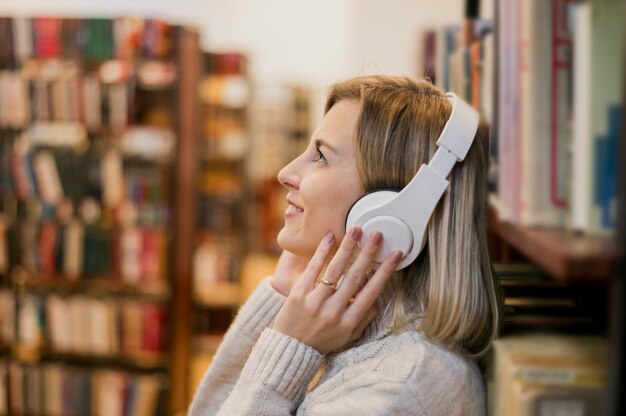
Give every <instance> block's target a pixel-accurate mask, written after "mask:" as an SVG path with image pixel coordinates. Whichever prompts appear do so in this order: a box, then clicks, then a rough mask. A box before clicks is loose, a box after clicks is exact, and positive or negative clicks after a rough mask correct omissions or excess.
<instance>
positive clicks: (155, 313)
mask: <svg viewBox="0 0 626 416" xmlns="http://www.w3.org/2000/svg"><path fill="white" fill-rule="evenodd" d="M164 326H165V312H164V310H163V309H162V308H161V307H160V306H159V305H155V304H146V305H144V306H143V343H142V344H143V345H142V346H143V348H142V349H143V350H145V351H154V352H160V351H162V350H163V342H162V340H163V338H164V337H163V329H164Z"/></svg>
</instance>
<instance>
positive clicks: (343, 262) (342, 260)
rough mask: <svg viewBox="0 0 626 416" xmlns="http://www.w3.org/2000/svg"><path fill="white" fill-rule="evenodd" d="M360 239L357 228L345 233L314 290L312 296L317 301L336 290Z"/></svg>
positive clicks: (359, 232)
mask: <svg viewBox="0 0 626 416" xmlns="http://www.w3.org/2000/svg"><path fill="white" fill-rule="evenodd" d="M360 238H361V229H360V228H358V227H354V228H351V229H350V230H348V232H347V233H346V235H345V237H344V238H343V241H342V242H341V245H340V246H339V249H338V250H337V253H335V255H334V256H333V258H332V260H331V261H330V263H329V264H328V267H327V268H326V271H325V272H324V277H323V278H322V279H321V280H320V284H319V285H318V287H317V288H316V290H315V294H314V296H315V297H316V298H317V299H318V300H320V301H321V300H323V299H325V298H326V297H328V296H329V295H330V294H332V293H333V292H334V291H335V289H336V288H337V286H338V284H339V281H340V279H341V276H342V275H343V271H344V270H345V269H346V267H347V265H348V264H349V262H350V260H351V259H352V256H353V254H354V249H355V247H356V246H357V243H358V241H359V239H360Z"/></svg>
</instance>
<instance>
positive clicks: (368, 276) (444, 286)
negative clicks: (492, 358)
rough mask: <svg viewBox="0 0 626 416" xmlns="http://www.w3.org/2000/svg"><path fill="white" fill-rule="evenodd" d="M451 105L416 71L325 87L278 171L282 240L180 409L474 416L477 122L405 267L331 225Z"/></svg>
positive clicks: (428, 150) (495, 322)
mask: <svg viewBox="0 0 626 416" xmlns="http://www.w3.org/2000/svg"><path fill="white" fill-rule="evenodd" d="M450 112H451V104H450V102H449V101H448V100H447V99H446V95H445V94H444V93H443V92H442V91H440V90H439V89H437V88H436V87H434V86H433V85H431V84H430V83H429V82H427V81H423V80H421V81H415V80H411V79H409V78H403V77H386V76H372V77H359V78H354V79H351V80H348V81H345V82H341V83H338V84H336V85H334V86H333V87H331V89H330V92H329V95H328V99H327V103H326V109H325V116H324V119H323V121H322V123H321V125H320V126H319V127H318V129H317V130H316V131H315V133H314V134H313V137H312V139H311V142H310V144H309V146H308V148H307V149H306V150H305V151H304V153H303V154H302V155H300V156H299V157H298V158H296V159H295V160H294V161H292V162H291V163H290V164H289V165H287V166H286V167H285V168H283V169H282V170H281V172H280V173H279V175H278V179H279V181H280V182H281V183H282V184H283V185H284V186H285V187H286V188H287V190H288V194H287V201H288V204H289V206H288V208H287V210H286V212H285V225H284V227H283V229H282V230H281V231H280V233H279V235H278V243H279V244H280V246H281V247H282V248H283V249H284V252H283V254H282V255H281V258H280V260H279V263H278V265H277V268H276V270H275V273H274V275H273V276H271V277H270V278H268V279H266V280H264V281H263V282H262V283H261V284H260V285H259V287H258V288H257V290H256V291H255V292H254V294H253V295H252V296H251V297H250V299H249V300H248V302H246V304H245V305H244V306H243V307H242V309H241V310H240V312H239V314H238V317H237V318H236V320H235V322H234V323H233V325H232V327H231V328H230V330H229V331H228V333H227V335H226V337H225V339H224V341H223V343H222V345H221V347H220V349H219V351H218V353H217V355H216V357H215V360H214V362H213V364H212V366H211V367H210V368H209V370H208V371H207V373H206V374H205V376H204V378H203V380H202V382H201V385H200V387H199V388H198V390H197V392H196V394H195V397H194V400H193V403H192V405H191V408H190V414H192V415H194V416H195V415H210V414H220V415H241V414H254V415H281V414H302V415H345V414H353V415H365V414H372V415H395V414H397V415H413V414H415V415H418V414H419V415H423V414H429V415H430V414H432V415H479V414H485V413H486V403H485V391H484V385H483V382H482V378H481V375H480V372H479V370H478V368H477V366H476V364H475V362H474V360H475V359H476V358H479V357H481V356H482V355H483V354H484V353H485V352H486V351H487V350H488V348H489V346H490V344H491V342H492V341H493V339H494V338H495V337H496V335H497V331H498V327H499V323H500V308H501V302H500V298H499V295H498V293H499V292H498V288H497V285H496V283H495V280H494V276H493V273H492V269H491V265H490V262H489V257H488V254H487V245H486V235H485V201H486V194H485V193H486V175H487V167H488V166H487V165H488V134H487V130H486V128H485V127H484V126H482V125H480V126H479V128H478V131H477V133H476V136H475V138H474V141H473V144H472V146H471V148H470V150H469V152H468V154H467V157H466V158H465V160H464V161H463V162H461V163H458V164H457V165H456V166H455V167H454V168H453V169H452V173H451V174H450V175H449V177H448V180H449V181H450V185H449V187H448V190H447V191H446V193H445V194H444V196H443V198H442V199H441V200H440V201H439V203H438V205H437V208H436V209H435V212H434V214H433V217H432V218H431V220H430V222H429V223H428V228H427V241H426V244H425V246H424V249H423V250H422V252H421V254H420V255H419V256H418V257H417V259H416V260H415V261H413V262H412V263H411V264H410V265H409V266H408V267H406V268H404V269H402V270H399V271H394V270H395V269H396V266H397V265H398V263H399V262H400V261H401V258H402V253H400V252H398V251H393V252H391V253H390V254H389V255H388V256H387V257H386V258H385V259H384V261H383V262H382V264H380V265H378V264H377V263H375V262H374V259H375V257H376V255H377V252H378V250H379V249H380V247H381V245H382V244H383V236H382V235H381V234H380V233H378V232H373V233H371V234H370V235H369V237H368V238H367V241H365V242H364V244H362V246H360V245H359V244H358V241H359V240H360V238H361V235H362V230H361V229H360V228H358V227H353V228H351V229H349V230H347V231H346V230H345V229H344V227H345V223H346V215H347V213H348V211H349V210H350V207H351V206H352V204H353V203H354V202H355V201H356V200H357V199H359V197H361V196H362V195H363V194H366V193H368V192H371V191H374V190H378V189H395V190H400V189H402V188H403V187H405V186H406V185H407V183H408V182H409V181H410V180H411V179H412V178H413V176H414V175H415V173H416V172H417V170H418V168H419V167H420V166H421V165H422V164H426V163H428V162H429V160H430V159H431V158H432V156H433V154H434V152H435V151H436V149H437V145H436V142H437V139H438V137H439V135H440V133H441V132H442V130H443V128H444V125H445V123H446V121H447V120H448V118H449V116H450Z"/></svg>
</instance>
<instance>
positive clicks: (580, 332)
mask: <svg viewBox="0 0 626 416" xmlns="http://www.w3.org/2000/svg"><path fill="white" fill-rule="evenodd" d="M479 3H480V2H477V1H467V2H466V11H467V19H465V20H464V21H463V22H461V23H460V24H457V25H450V26H447V27H443V28H433V29H432V30H429V31H427V32H426V33H425V34H424V36H423V39H422V42H423V51H424V56H423V63H424V70H425V73H426V74H427V75H429V76H430V77H431V78H434V80H435V82H436V83H438V84H440V85H441V86H442V87H443V88H444V89H446V90H453V91H455V92H457V93H459V94H460V95H461V96H463V97H464V98H466V99H467V100H468V101H469V102H471V103H472V104H473V105H474V106H475V108H476V109H477V110H479V111H480V112H481V114H482V116H483V117H484V118H485V119H486V121H487V122H489V123H490V125H491V132H492V137H491V159H492V160H491V162H492V163H491V167H492V171H491V172H490V184H489V185H490V192H491V194H490V198H489V209H488V213H487V225H488V238H489V248H490V252H491V257H492V261H493V262H494V263H495V264H494V266H495V270H496V274H497V275H498V277H499V279H500V283H501V287H502V289H503V292H504V296H505V301H504V306H505V309H504V322H503V328H502V332H501V339H500V340H498V341H497V342H496V343H495V345H494V351H492V353H491V354H490V356H489V357H488V360H487V361H488V362H487V367H488V369H487V370H488V371H487V374H486V377H487V380H488V384H489V392H488V395H489V397H490V404H491V414H502V412H505V413H506V412H509V411H510V412H515V411H516V410H517V412H518V413H520V412H521V413H524V412H527V413H524V414H542V411H541V406H553V409H554V410H553V411H563V412H565V413H568V414H569V412H570V411H573V410H572V409H574V408H576V409H578V410H576V411H577V412H580V413H581V414H583V413H584V414H604V413H605V412H608V411H609V406H613V409H612V413H607V414H619V411H618V410H617V409H619V408H621V407H623V406H622V403H621V402H622V401H623V400H621V396H620V395H619V393H617V392H618V391H620V389H619V387H618V386H621V384H623V380H622V379H621V377H622V375H621V374H623V357H622V355H623V351H621V349H620V348H619V346H620V345H621V343H623V331H622V330H621V329H620V328H623V323H622V322H621V321H620V320H621V316H622V315H623V307H622V300H621V299H620V298H619V296H620V295H622V296H623V283H622V280H621V276H620V277H617V276H618V275H617V273H618V263H619V262H620V261H623V260H622V259H621V258H620V257H619V256H620V255H621V254H623V253H619V252H618V250H620V247H619V246H618V243H617V242H616V240H615V231H616V227H617V225H618V221H617V220H618V219H619V217H618V214H617V212H618V210H616V209H615V208H616V206H617V207H619V206H620V204H619V203H618V196H617V192H616V188H617V184H619V183H621V185H622V187H623V180H622V179H623V169H621V172H620V173H618V166H619V163H617V162H616V160H617V159H618V157H619V156H617V155H620V154H621V153H619V151H618V150H619V146H621V147H622V149H621V150H623V143H620V140H621V138H623V134H624V128H623V125H624V124H623V120H624V103H625V102H626V101H625V100H626V98H625V97H624V95H623V88H622V87H623V86H624V84H626V79H625V78H624V70H623V69H624V62H626V55H624V51H625V50H626V49H624V46H625V45H626V42H623V39H624V38H626V36H625V35H626V33H625V32H624V31H623V28H622V26H623V25H622V22H623V17H624V16H625V15H626V2H624V1H623V0H607V1H593V0H591V1H583V2H562V1H541V0H538V1H534V0H529V1H527V2H515V1H510V0H496V1H489V2H484V3H485V4H487V3H488V4H489V5H490V6H492V7H493V10H488V13H487V14H488V16H487V17H486V18H481V17H480V16H479V14H478V13H477V11H478V10H479V9H480V10H484V8H483V7H479V5H480V6H482V4H479ZM617 85H620V86H621V87H620V88H616V86H617ZM620 119H621V121H620ZM623 196H624V195H623V193H622V194H621V195H620V198H621V199H623ZM621 199H620V201H619V202H620V203H621V202H623V201H622V200H621ZM619 220H621V219H619ZM621 227H622V228H623V222H622V224H621ZM619 231H620V232H621V231H623V230H622V229H620V230H619ZM618 292H619V293H618ZM608 340H612V345H609V344H611V343H609V342H608ZM611 347H612V350H610V348H611ZM609 352H610V353H611V354H610V355H609ZM552 357H555V358H554V359H553V358H552ZM556 357H558V360H559V362H558V363H557V360H556ZM538 360H540V361H541V363H542V364H541V365H538V364H537V363H538V362H539V361H538ZM609 360H610V361H609ZM582 363H584V364H582ZM619 366H621V368H618V367H619ZM609 367H610V368H611V371H607V369H608V368H609ZM590 370H592V371H593V372H595V376H594V377H595V383H592V384H585V382H583V381H581V380H580V379H576V378H575V377H573V378H571V379H569V381H568V382H566V383H562V382H561V381H563V380H561V381H557V380H550V378H549V374H556V373H557V372H562V373H563V374H568V375H575V374H579V373H580V372H586V371H590ZM526 371H534V372H535V373H534V374H535V376H536V377H535V378H534V379H531V378H528V377H525V376H524V374H526V373H525V372H526ZM620 371H621V373H620ZM610 373H612V374H611V378H609V376H608V375H609V374H610ZM514 374H516V375H514ZM520 375H521V376H520ZM607 387H608V388H607ZM607 390H610V392H611V393H612V397H611V398H610V405H609V406H607V402H609V401H607V400H606V394H605V393H606V391H607ZM520 391H523V392H524V393H523V394H519V392H520ZM557 391H558V393H557ZM568 406H569V407H568ZM572 406H573V407H572ZM505 409H506V410H505ZM522 409H524V410H522ZM521 413H520V414H521Z"/></svg>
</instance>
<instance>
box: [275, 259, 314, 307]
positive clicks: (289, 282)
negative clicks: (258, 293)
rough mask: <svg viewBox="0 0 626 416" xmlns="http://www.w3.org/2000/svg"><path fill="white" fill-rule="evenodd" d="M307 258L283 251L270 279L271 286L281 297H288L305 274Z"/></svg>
mask: <svg viewBox="0 0 626 416" xmlns="http://www.w3.org/2000/svg"><path fill="white" fill-rule="evenodd" d="M308 260H309V259H307V258H303V257H299V256H296V255H295V254H293V253H291V252H289V251H287V250H283V252H282V253H281V255H280V258H279V259H278V263H277V264H276V269H274V274H272V277H271V278H270V284H271V285H272V287H273V288H274V290H276V291H277V292H278V293H280V294H281V295H283V296H285V297H287V296H289V293H290V292H291V288H292V287H293V285H294V284H295V282H296V280H298V278H299V277H300V276H301V275H302V273H304V270H305V269H306V266H307V264H308Z"/></svg>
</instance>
